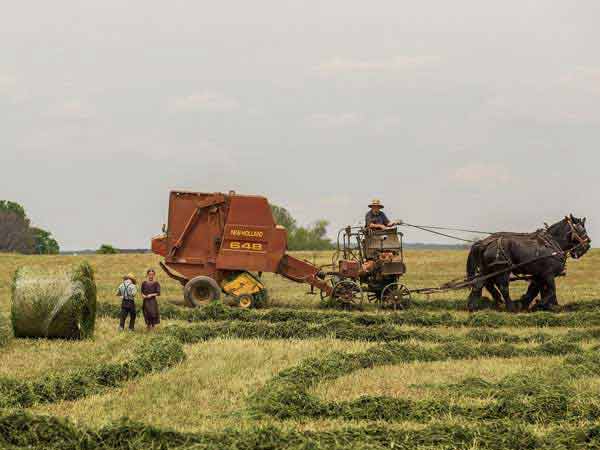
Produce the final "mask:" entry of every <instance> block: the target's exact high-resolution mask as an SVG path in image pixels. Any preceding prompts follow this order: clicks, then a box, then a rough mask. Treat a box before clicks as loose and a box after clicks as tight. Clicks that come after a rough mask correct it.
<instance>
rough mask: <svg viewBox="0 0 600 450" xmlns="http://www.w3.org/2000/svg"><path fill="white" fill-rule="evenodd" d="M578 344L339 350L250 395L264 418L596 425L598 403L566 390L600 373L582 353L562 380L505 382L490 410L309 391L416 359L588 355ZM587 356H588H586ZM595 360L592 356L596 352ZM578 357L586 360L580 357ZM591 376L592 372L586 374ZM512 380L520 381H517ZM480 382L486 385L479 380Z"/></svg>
mask: <svg viewBox="0 0 600 450" xmlns="http://www.w3.org/2000/svg"><path fill="white" fill-rule="evenodd" d="M583 354H584V353H583V351H582V349H581V348H580V347H578V346H576V345H574V344H573V343H572V342H566V341H564V340H560V339H555V340H552V341H548V342H545V343H543V344H541V345H539V346H537V347H533V348H519V347H515V346H513V345H511V344H500V345H490V344H483V345H480V346H479V347H474V346H472V345H468V344H467V343H464V342H463V343H461V342H452V343H446V344H443V345H440V346H437V347H433V348H426V347H421V346H418V345H412V344H403V345H400V344H395V343H394V344H386V345H382V346H378V347H375V348H372V349H369V350H368V351H366V352H363V353H355V354H349V353H340V352H336V353H332V354H330V355H328V356H326V357H324V358H311V359H307V360H305V361H302V362H301V363H300V364H298V365H297V366H294V367H291V368H289V369H286V370H283V371H281V372H280V373H279V374H278V375H276V376H275V377H273V378H272V379H271V380H270V381H268V382H267V383H266V385H265V386H264V387H262V388H261V389H259V390H258V391H257V392H256V393H255V394H253V395H252V396H250V398H249V410H250V412H251V413H254V414H257V415H258V416H261V415H267V416H273V417H276V418H278V419H296V420H298V419H301V418H305V417H311V418H342V419H346V420H361V419H362V420H412V421H417V422H427V421H430V420H433V419H441V418H444V417H446V416H462V417H465V418H468V419H471V420H501V419H503V418H505V417H518V418H520V419H521V420H522V421H525V422H530V423H548V422H551V421H555V422H556V421H562V420H581V419H584V420H596V419H598V418H600V409H599V408H598V407H597V405H596V402H595V400H594V399H592V400H589V399H580V398H577V397H576V396H574V395H573V392H572V390H571V389H570V388H569V387H568V386H567V382H568V380H571V379H573V378H574V377H577V376H584V375H585V374H586V373H590V372H593V371H594V370H596V371H598V370H600V359H599V358H593V357H588V358H585V359H584V360H585V361H587V363H586V364H587V365H586V366H585V367H584V368H580V367H579V364H578V363H579V362H580V361H581V358H582V357H581V356H572V357H570V358H568V359H566V360H565V361H564V369H563V370H564V371H563V372H561V375H562V376H557V377H555V378H552V379H550V380H544V382H543V383H541V384H540V383H539V378H536V377H524V378H523V379H522V380H521V379H520V380H517V381H519V383H520V385H519V386H517V387H516V388H513V386H512V385H511V383H510V382H508V381H505V382H504V384H502V383H500V384H499V386H498V387H497V388H496V389H492V387H488V391H492V392H493V393H495V395H496V399H495V401H494V402H492V403H490V404H487V405H484V406H469V407H464V406H457V405H455V404H453V403H451V402H448V401H446V400H443V399H442V400H423V401H414V400H406V399H398V398H389V397H371V396H365V397H361V398H360V399H358V400H353V401H343V402H329V403H328V402H324V401H321V400H320V399H319V398H317V397H315V396H313V395H311V394H309V392H308V390H309V389H310V388H311V387H313V386H316V385H317V384H319V383H321V382H323V381H326V380H334V379H337V378H339V377H341V376H344V375H348V374H350V373H352V372H354V371H356V370H359V369H366V368H372V367H375V366H381V365H388V364H400V363H405V362H412V361H425V362H431V361H445V360H450V359H477V358H482V357H496V358H513V357H516V356H540V355H543V356H546V355H583ZM586 355H587V354H586ZM591 355H593V353H591ZM578 358H579V359H578ZM586 371H587V372H586ZM511 380H514V378H513V379H511ZM479 385H481V383H479Z"/></svg>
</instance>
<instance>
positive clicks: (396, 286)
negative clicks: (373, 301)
mask: <svg viewBox="0 0 600 450" xmlns="http://www.w3.org/2000/svg"><path fill="white" fill-rule="evenodd" d="M379 305H380V307H381V308H393V309H406V308H408V307H409V306H410V291H409V290H408V288H407V287H406V286H404V285H403V284H400V283H390V284H388V285H387V286H386V287H385V288H384V289H383V291H381V297H380V302H379Z"/></svg>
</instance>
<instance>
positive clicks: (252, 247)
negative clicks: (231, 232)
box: [229, 241, 263, 252]
mask: <svg viewBox="0 0 600 450" xmlns="http://www.w3.org/2000/svg"><path fill="white" fill-rule="evenodd" d="M229 249H230V250H248V251H251V252H262V251H263V244H262V243H260V242H237V241H230V242H229Z"/></svg>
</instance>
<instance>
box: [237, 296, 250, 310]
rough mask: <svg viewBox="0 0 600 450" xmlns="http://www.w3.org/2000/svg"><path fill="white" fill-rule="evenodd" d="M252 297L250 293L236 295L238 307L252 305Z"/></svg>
mask: <svg viewBox="0 0 600 450" xmlns="http://www.w3.org/2000/svg"><path fill="white" fill-rule="evenodd" d="M252 301H253V298H252V296H251V295H247V294H246V295H240V296H239V297H238V305H239V306H240V308H244V309H246V308H250V307H251V306H252Z"/></svg>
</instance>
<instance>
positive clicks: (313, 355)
mask: <svg viewBox="0 0 600 450" xmlns="http://www.w3.org/2000/svg"><path fill="white" fill-rule="evenodd" d="M301 256H302V257H304V258H306V259H308V260H311V261H315V262H316V263H317V264H325V263H326V262H327V261H328V260H329V258H330V255H329V254H328V253H316V254H313V253H303V254H301ZM82 259H86V260H87V261H89V262H90V263H91V265H92V266H93V268H94V270H95V273H96V282H97V285H98V299H99V302H100V303H101V304H102V305H104V308H100V310H101V311H104V313H103V315H101V316H100V317H99V318H98V320H97V328H96V334H95V337H94V339H93V340H90V341H81V342H72V341H61V340H52V341H48V340H25V339H18V340H17V339H12V340H10V341H9V342H8V344H6V345H5V346H4V347H2V348H0V406H3V407H4V410H3V411H4V412H3V413H2V414H3V416H2V417H1V418H0V444H2V445H3V446H5V447H11V446H12V447H11V448H20V447H23V448H52V447H53V446H54V447H55V448H73V449H75V448H131V449H133V448H140V449H141V448H187V447H190V448H197V449H200V448H238V449H245V448H248V449H249V448H262V449H268V448H273V449H276V448H285V447H288V448H306V449H309V448H310V449H313V448H314V449H319V448H340V449H341V448H369V449H371V448H373V449H375V448H407V449H408V448H427V449H442V448H465V449H483V448H497V449H501V448H548V449H550V448H553V449H554V448H600V440H599V439H600V438H599V437H598V436H600V396H599V395H598V392H599V388H600V358H599V357H598V356H597V353H598V351H597V350H598V348H600V312H596V308H595V307H596V305H600V283H599V281H598V279H597V278H596V273H597V270H598V269H599V268H600V251H596V250H592V251H591V252H590V253H589V254H588V255H586V256H585V257H584V258H583V259H581V260H579V261H570V262H569V265H568V276H567V277H566V278H561V279H559V281H558V297H559V302H560V303H561V305H567V306H569V308H570V309H569V310H568V311H565V312H560V313H532V314H518V315H511V314H508V313H504V312H500V313H498V312H494V311H481V312H478V313H476V314H475V315H470V314H469V313H468V312H467V311H466V310H465V304H464V299H465V298H466V295H467V292H466V291H457V292H451V293H444V294H437V295H432V296H430V297H429V298H426V297H417V298H415V302H414V303H415V304H414V306H413V307H412V308H411V309H410V310H409V311H406V312H400V313H391V312H379V311H377V310H376V309H375V308H374V307H372V306H371V305H367V306H366V307H365V311H354V312H344V313H342V312H336V311H332V310H323V309H320V308H319V296H318V295H317V296H310V295H307V291H308V289H307V286H303V285H296V284H293V283H291V282H289V281H287V280H284V279H282V278H280V277H276V276H273V275H269V274H266V275H265V280H266V284H267V287H268V288H269V294H270V303H269V305H268V307H267V308H266V309H264V310H258V311H254V312H253V311H250V312H247V313H246V312H244V313H243V314H238V312H236V311H233V312H230V310H228V309H225V310H219V311H220V314H221V316H219V317H216V316H210V315H209V316H208V317H207V316H201V315H198V316H193V317H192V316H189V315H188V313H189V311H188V310H187V309H184V308H183V307H181V306H179V305H180V304H181V287H180V286H179V285H178V284H177V283H175V282H173V281H171V280H169V279H168V278H167V277H166V276H165V275H164V274H161V273H159V281H160V282H161V284H162V288H163V295H162V297H161V298H160V302H161V303H162V305H163V308H164V309H165V311H167V310H168V311H169V313H170V314H169V315H170V317H173V318H174V319H167V320H163V321H162V323H161V325H160V327H159V329H157V330H156V331H155V332H153V333H146V332H145V331H144V327H143V319H142V318H141V317H138V319H139V326H138V327H137V330H136V332H135V333H119V332H118V331H117V319H116V318H115V317H114V315H113V314H110V313H108V312H107V311H111V309H110V308H109V307H107V306H106V305H115V306H116V305H118V304H119V302H120V299H119V298H117V297H116V296H115V294H114V291H115V289H116V287H117V285H118V284H119V282H120V279H121V277H122V275H123V274H125V273H127V272H133V273H135V274H137V275H138V276H139V277H140V278H143V274H144V273H145V270H146V268H148V267H158V258H157V257H155V256H153V255H107V256H96V255H93V256H89V257H85V258H83V257H79V256H37V257H25V256H14V255H0V313H1V314H2V316H3V317H4V318H5V321H6V320H7V319H8V317H9V312H10V286H11V279H12V275H13V273H14V270H15V269H16V268H17V267H20V266H22V265H48V266H55V265H62V264H71V263H74V262H77V261H80V260H82ZM465 259H466V253H465V252H461V251H412V252H411V251H409V252H407V254H406V263H407V266H408V273H407V274H406V276H405V277H404V278H403V281H404V282H405V283H406V284H407V285H408V286H409V287H410V288H418V287H429V286H436V285H439V284H441V283H443V282H445V281H448V280H450V279H453V278H459V277H462V276H463V274H464V263H465ZM524 287H525V286H524V285H523V284H518V283H515V284H514V287H513V288H512V289H513V290H514V296H515V298H516V297H518V295H519V294H520V292H521V291H523V290H524ZM227 314H230V316H228V315H227ZM228 317H230V320H227V319H228ZM177 318H179V319H180V320H177ZM186 318H187V319H188V320H181V319H186ZM447 325H452V326H447ZM486 325H489V326H486ZM536 325H548V326H536ZM565 325H569V327H567V326H565ZM153 346H154V347H156V349H157V350H156V352H154V353H149V354H146V353H144V351H145V349H147V348H148V347H153ZM162 351H165V352H166V351H168V352H171V353H172V354H173V355H175V356H176V357H175V356H173V357H171V358H169V357H164V358H163V356H161V353H160V352H162ZM180 351H182V352H183V353H181V354H179V353H178V352H180ZM131 361H135V364H133V365H132V364H131V363H130V362H131ZM23 392H27V395H25V394H23ZM124 417H127V418H128V419H129V421H122V419H123V418H124ZM54 418H65V419H67V422H64V421H62V420H59V421H57V422H56V421H55V419H54ZM152 427H154V428H152ZM169 430H170V431H169ZM167 431H169V432H168V433H167Z"/></svg>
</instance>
